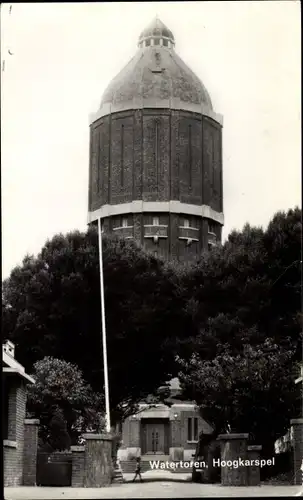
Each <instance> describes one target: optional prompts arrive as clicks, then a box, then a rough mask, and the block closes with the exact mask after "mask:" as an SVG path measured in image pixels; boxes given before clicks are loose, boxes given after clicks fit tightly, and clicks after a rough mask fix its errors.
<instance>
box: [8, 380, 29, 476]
mask: <svg viewBox="0 0 303 500" xmlns="http://www.w3.org/2000/svg"><path fill="white" fill-rule="evenodd" d="M5 383H7V384H8V388H9V400H8V436H7V441H6V442H4V485H5V486H20V485H22V479H23V477H22V476H23V448H24V419H25V405H26V387H25V384H24V382H23V381H22V380H21V379H19V378H17V377H11V378H6V380H5Z"/></svg>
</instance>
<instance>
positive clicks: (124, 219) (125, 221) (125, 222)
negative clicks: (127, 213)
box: [122, 217, 128, 227]
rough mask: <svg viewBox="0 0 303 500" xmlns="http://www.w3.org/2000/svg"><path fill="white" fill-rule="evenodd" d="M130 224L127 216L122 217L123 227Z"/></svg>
mask: <svg viewBox="0 0 303 500" xmlns="http://www.w3.org/2000/svg"><path fill="white" fill-rule="evenodd" d="M127 226H128V220H127V219H126V217H123V219H122V227H127Z"/></svg>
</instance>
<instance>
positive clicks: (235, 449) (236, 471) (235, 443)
mask: <svg viewBox="0 0 303 500" xmlns="http://www.w3.org/2000/svg"><path fill="white" fill-rule="evenodd" d="M248 436H249V435H248V434H220V435H219V436H218V440H220V441H221V460H220V465H221V484H222V486H246V485H247V471H246V467H245V466H241V465H240V464H239V465H238V467H234V466H233V461H234V460H237V461H238V460H239V458H241V459H242V460H245V459H246V457H247V441H248Z"/></svg>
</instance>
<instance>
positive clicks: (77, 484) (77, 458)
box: [71, 446, 85, 488]
mask: <svg viewBox="0 0 303 500" xmlns="http://www.w3.org/2000/svg"><path fill="white" fill-rule="evenodd" d="M71 450H72V487H73V488H83V486H84V467H85V461H84V456H85V455H84V451H85V446H71Z"/></svg>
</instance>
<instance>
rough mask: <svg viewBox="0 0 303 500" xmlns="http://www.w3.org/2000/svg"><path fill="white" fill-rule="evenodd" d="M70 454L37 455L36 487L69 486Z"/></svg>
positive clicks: (45, 453)
mask: <svg viewBox="0 0 303 500" xmlns="http://www.w3.org/2000/svg"><path fill="white" fill-rule="evenodd" d="M71 483H72V454H71V452H64V453H62V452H53V453H47V452H41V451H38V454H37V486H71Z"/></svg>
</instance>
